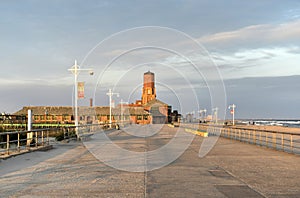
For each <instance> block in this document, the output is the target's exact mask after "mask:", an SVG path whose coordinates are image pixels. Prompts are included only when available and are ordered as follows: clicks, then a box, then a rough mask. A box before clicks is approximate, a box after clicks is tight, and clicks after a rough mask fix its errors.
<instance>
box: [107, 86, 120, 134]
mask: <svg viewBox="0 0 300 198" xmlns="http://www.w3.org/2000/svg"><path fill="white" fill-rule="evenodd" d="M114 94H116V95H117V97H119V93H113V92H112V91H111V89H109V90H108V93H106V95H108V96H109V128H111V126H112V125H111V124H112V116H111V114H112V102H111V98H112V96H113V95H114Z"/></svg>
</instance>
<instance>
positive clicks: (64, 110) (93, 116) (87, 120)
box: [14, 71, 180, 124]
mask: <svg viewBox="0 0 300 198" xmlns="http://www.w3.org/2000/svg"><path fill="white" fill-rule="evenodd" d="M28 109H31V110H32V112H33V120H34V123H49V124H72V123H74V120H75V119H74V111H73V110H74V109H73V107H70V106H69V107H68V106H26V107H23V108H22V109H21V110H19V111H17V112H16V113H14V115H18V116H24V115H27V111H28ZM78 115H80V117H79V122H80V123H82V124H92V123H94V124H95V123H108V122H109V107H99V106H97V107H93V106H92V102H90V106H87V107H79V109H78ZM179 116H180V115H179V114H178V112H177V111H174V112H172V107H171V106H170V105H168V104H166V103H164V102H162V101H160V100H158V99H156V89H155V76H154V73H152V72H150V71H148V72H146V73H144V83H143V89H142V98H141V100H137V101H136V102H135V103H133V104H119V105H118V106H117V107H115V108H113V109H112V122H118V123H120V122H124V123H132V124H151V123H152V124H164V123H169V122H174V121H175V120H176V121H177V120H178V117H179Z"/></svg>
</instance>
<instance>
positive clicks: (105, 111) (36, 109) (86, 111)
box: [14, 106, 149, 115]
mask: <svg viewBox="0 0 300 198" xmlns="http://www.w3.org/2000/svg"><path fill="white" fill-rule="evenodd" d="M29 109H31V110H32V114H33V115H45V114H47V115H73V110H74V109H73V107H71V106H26V107H23V108H22V109H21V110H19V111H17V112H15V113H14V115H27V113H28V110H29ZM122 112H123V114H124V115H145V114H149V113H148V112H147V111H145V110H144V108H143V107H129V106H127V107H123V108H122ZM78 114H79V115H109V107H101V106H96V107H79V108H78ZM112 115H121V108H120V107H118V108H112Z"/></svg>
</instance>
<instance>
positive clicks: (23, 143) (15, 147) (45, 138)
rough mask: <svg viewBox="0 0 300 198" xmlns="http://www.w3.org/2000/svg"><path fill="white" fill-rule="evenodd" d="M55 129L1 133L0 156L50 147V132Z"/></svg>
mask: <svg viewBox="0 0 300 198" xmlns="http://www.w3.org/2000/svg"><path fill="white" fill-rule="evenodd" d="M52 130H53V129H37V130H32V131H14V132H1V133H0V154H1V155H4V154H7V155H9V154H11V153H13V152H22V151H29V150H30V149H32V148H38V147H44V146H46V145H49V132H50V131H52Z"/></svg>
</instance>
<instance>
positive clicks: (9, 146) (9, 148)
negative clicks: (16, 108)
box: [0, 124, 107, 156]
mask: <svg viewBox="0 0 300 198" xmlns="http://www.w3.org/2000/svg"><path fill="white" fill-rule="evenodd" d="M105 127H107V126H105V125H103V124H89V125H80V126H78V128H77V130H75V126H74V125H73V126H69V127H60V128H42V129H36V130H31V131H13V132H0V156H3V155H11V154H13V153H21V152H27V151H30V150H33V149H37V148H43V147H46V146H49V145H50V138H49V137H50V136H60V137H59V138H60V139H68V138H70V137H74V138H76V136H77V138H78V139H81V138H85V137H86V136H89V135H90V134H93V133H94V132H95V131H99V130H101V129H104V128H105ZM71 134H73V136H72V135H71Z"/></svg>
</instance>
